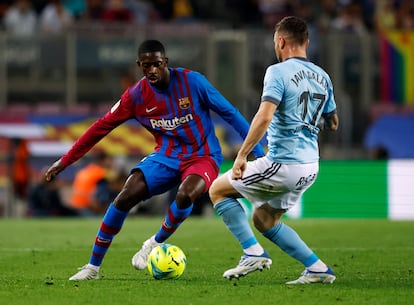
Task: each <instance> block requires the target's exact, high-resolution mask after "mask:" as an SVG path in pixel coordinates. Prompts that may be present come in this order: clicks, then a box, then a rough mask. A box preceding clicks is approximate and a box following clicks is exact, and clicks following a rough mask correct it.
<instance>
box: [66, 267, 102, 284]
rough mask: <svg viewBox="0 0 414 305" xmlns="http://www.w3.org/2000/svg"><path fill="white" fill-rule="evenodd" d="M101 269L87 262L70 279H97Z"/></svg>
mask: <svg viewBox="0 0 414 305" xmlns="http://www.w3.org/2000/svg"><path fill="white" fill-rule="evenodd" d="M98 273H99V271H98V270H96V269H94V268H93V267H91V266H90V265H89V264H86V265H85V266H83V267H80V268H79V271H78V273H76V274H75V275H73V276H71V277H70V278H69V281H83V280H97V279H99V274H98Z"/></svg>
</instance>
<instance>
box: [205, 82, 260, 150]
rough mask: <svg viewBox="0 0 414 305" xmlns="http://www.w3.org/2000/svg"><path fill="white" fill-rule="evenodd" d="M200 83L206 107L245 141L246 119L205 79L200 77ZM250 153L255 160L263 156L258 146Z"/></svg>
mask: <svg viewBox="0 0 414 305" xmlns="http://www.w3.org/2000/svg"><path fill="white" fill-rule="evenodd" d="M200 83H201V84H203V86H202V88H201V90H202V92H203V96H204V100H205V101H206V103H207V105H208V107H209V108H210V109H211V110H213V111H214V112H215V113H217V114H218V115H220V117H222V118H223V119H224V120H225V121H226V122H227V123H228V124H229V125H231V126H232V127H233V128H234V130H236V131H237V132H238V133H239V134H240V136H241V137H242V139H245V138H246V135H247V132H248V131H249V122H248V121H247V120H246V118H245V117H244V116H243V115H242V114H241V113H240V111H239V110H238V109H237V108H236V107H234V105H233V104H231V103H230V102H229V101H228V100H227V99H226V98H225V97H224V96H223V95H222V94H221V93H220V92H219V91H218V90H217V89H216V88H214V87H213V86H212V85H211V84H210V83H209V82H208V81H207V79H206V78H204V77H201V80H200ZM252 153H253V155H254V156H255V157H256V158H259V157H262V156H264V155H265V152H264V150H263V147H262V146H261V145H259V144H257V145H256V146H255V147H254V148H253V149H252Z"/></svg>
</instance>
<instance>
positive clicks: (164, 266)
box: [147, 244, 187, 280]
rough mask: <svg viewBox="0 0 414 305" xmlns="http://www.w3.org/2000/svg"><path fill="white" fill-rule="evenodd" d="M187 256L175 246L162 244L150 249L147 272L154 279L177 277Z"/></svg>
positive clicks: (183, 268) (185, 262) (182, 269)
mask: <svg viewBox="0 0 414 305" xmlns="http://www.w3.org/2000/svg"><path fill="white" fill-rule="evenodd" d="M186 265H187V258H186V256H185V254H184V252H183V251H182V250H181V249H180V248H179V247H177V246H175V245H171V244H162V245H159V246H156V247H155V248H154V249H152V251H151V253H150V254H149V256H148V262H147V267H148V271H149V273H150V274H151V275H152V276H153V278H154V279H156V280H168V279H176V278H179V277H180V276H181V275H182V274H183V273H184V270H185V267H186Z"/></svg>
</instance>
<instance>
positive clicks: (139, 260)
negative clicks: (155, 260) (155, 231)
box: [131, 235, 161, 270]
mask: <svg viewBox="0 0 414 305" xmlns="http://www.w3.org/2000/svg"><path fill="white" fill-rule="evenodd" d="M158 245H161V243H159V242H156V241H155V235H153V236H151V237H150V238H149V239H147V240H146V241H144V243H143V244H142V248H141V250H139V251H138V252H137V253H135V255H134V256H133V257H132V260H131V263H132V266H134V267H135V269H137V270H143V269H145V268H147V261H148V255H149V254H150V252H151V250H152V249H154V248H155V247H156V246H158Z"/></svg>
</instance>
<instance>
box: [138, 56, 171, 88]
mask: <svg viewBox="0 0 414 305" xmlns="http://www.w3.org/2000/svg"><path fill="white" fill-rule="evenodd" d="M137 64H138V66H139V67H140V68H141V70H142V73H143V74H144V76H145V77H146V78H147V79H148V81H149V82H150V84H152V85H153V86H155V87H157V88H164V87H166V86H168V82H169V77H168V68H167V64H168V58H167V57H165V56H162V54H161V52H151V53H143V54H140V56H139V59H138V60H137Z"/></svg>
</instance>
